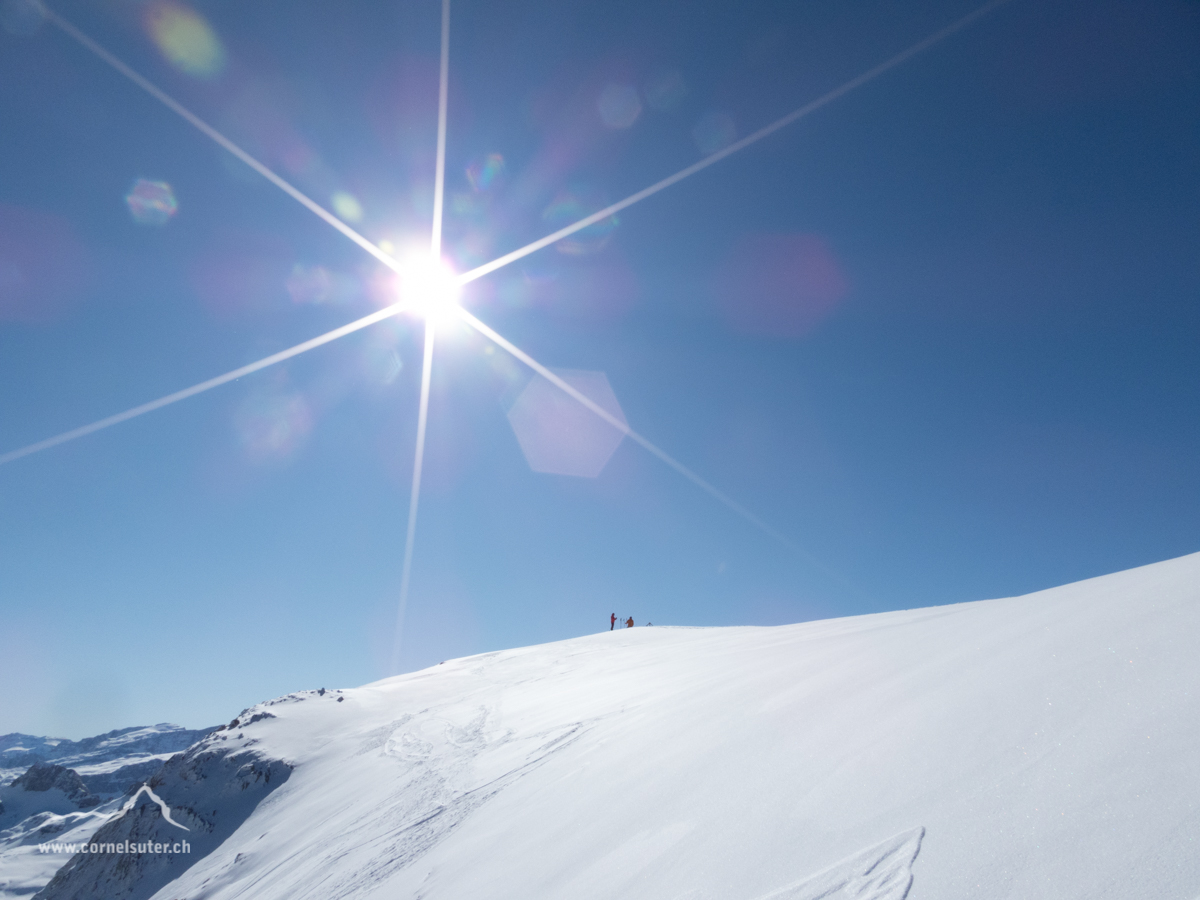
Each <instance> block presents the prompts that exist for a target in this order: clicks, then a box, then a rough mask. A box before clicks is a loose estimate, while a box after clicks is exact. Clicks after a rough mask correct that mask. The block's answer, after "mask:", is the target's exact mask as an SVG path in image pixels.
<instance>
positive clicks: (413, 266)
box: [397, 252, 460, 325]
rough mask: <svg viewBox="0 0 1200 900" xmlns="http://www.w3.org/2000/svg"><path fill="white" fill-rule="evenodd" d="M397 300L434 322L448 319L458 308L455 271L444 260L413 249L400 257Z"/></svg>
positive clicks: (446, 321) (457, 285)
mask: <svg viewBox="0 0 1200 900" xmlns="http://www.w3.org/2000/svg"><path fill="white" fill-rule="evenodd" d="M399 276H400V277H399V283H398V285H397V287H398V291H399V294H400V302H401V303H403V304H404V306H405V308H406V309H408V310H409V311H410V312H412V313H413V314H414V315H418V316H421V317H422V318H424V319H425V320H426V321H428V322H432V323H433V324H435V325H443V324H447V323H449V322H450V321H451V320H453V319H454V318H455V311H456V310H457V308H458V295H459V291H460V285H459V281H458V273H456V272H455V271H454V269H452V268H451V267H450V266H449V265H448V264H447V263H446V262H445V261H444V260H440V259H434V258H433V257H432V256H430V255H429V254H428V252H426V253H413V254H409V255H406V256H404V257H403V258H402V259H401V260H400V269H399Z"/></svg>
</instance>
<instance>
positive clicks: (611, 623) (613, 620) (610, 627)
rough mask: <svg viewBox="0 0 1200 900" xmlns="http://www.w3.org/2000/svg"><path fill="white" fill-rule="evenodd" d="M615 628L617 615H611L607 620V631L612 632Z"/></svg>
mask: <svg viewBox="0 0 1200 900" xmlns="http://www.w3.org/2000/svg"><path fill="white" fill-rule="evenodd" d="M616 627H617V614H616V613H613V614H612V616H610V617H609V620H608V630H609V631H612V630H613V629H614V628H616Z"/></svg>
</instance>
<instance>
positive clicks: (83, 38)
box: [40, 4, 398, 269]
mask: <svg viewBox="0 0 1200 900" xmlns="http://www.w3.org/2000/svg"><path fill="white" fill-rule="evenodd" d="M40 5H41V8H42V12H43V14H44V15H45V16H46V19H47V21H49V22H50V23H51V24H53V25H55V26H56V27H57V28H59V29H60V30H61V31H63V32H64V33H65V34H67V35H69V36H70V37H71V38H73V39H74V40H75V41H77V42H78V43H80V44H82V45H83V46H84V47H86V48H87V49H88V50H90V51H91V52H92V53H94V54H96V56H98V57H100V59H102V60H104V62H106V63H108V64H109V65H110V66H112V67H113V68H114V69H116V70H117V71H118V72H120V73H121V74H122V75H124V76H125V77H126V78H128V79H129V80H130V81H132V82H133V83H134V84H136V85H137V86H138V87H140V88H141V89H142V90H144V91H145V92H146V93H147V94H149V95H150V96H151V97H153V98H154V99H155V100H157V101H159V102H160V103H162V104H163V105H164V106H166V107H167V108H168V109H169V110H171V111H172V112H173V113H175V114H176V115H178V116H179V117H180V118H182V119H184V120H185V121H186V122H188V123H189V124H190V125H192V126H193V127H195V128H196V129H197V130H198V131H200V132H201V133H202V134H203V135H204V136H205V137H207V138H209V139H210V140H212V141H214V142H215V143H217V144H219V145H220V146H221V147H223V148H224V149H226V150H228V151H229V152H230V153H232V154H233V155H234V156H236V157H237V158H238V159H240V160H241V161H242V162H244V163H245V164H246V165H248V166H249V167H250V168H252V169H253V170H254V171H255V172H257V173H258V174H259V175H261V176H262V177H263V178H265V179H267V181H269V182H271V184H273V185H275V187H277V188H279V189H280V190H281V191H283V192H284V193H285V194H287V195H288V196H289V197H291V198H292V199H293V200H295V201H296V202H297V203H299V204H300V205H301V206H303V207H304V208H306V209H308V210H309V211H310V212H312V213H314V214H315V215H317V216H318V217H320V218H321V219H323V220H324V221H325V223H326V224H327V225H329V226H331V227H333V228H336V229H337V230H338V231H340V232H341V233H342V234H344V235H345V236H346V237H348V238H350V240H352V241H354V243H356V244H358V246H360V247H362V248H363V249H364V250H366V251H367V252H368V253H370V254H371V255H372V256H374V257H375V258H376V259H377V260H379V261H380V262H381V263H383V264H384V265H385V266H387V267H388V268H390V269H395V268H396V267H397V265H398V264H397V262H396V260H395V258H394V257H392V256H390V255H389V254H387V253H384V252H383V251H382V250H380V249H379V247H377V246H376V245H375V244H374V243H372V242H371V241H369V240H367V239H366V238H365V237H363V236H362V235H361V234H359V233H358V232H357V231H355V230H354V229H353V228H351V227H350V226H349V225H347V224H346V223H345V222H343V221H342V220H341V219H339V218H338V217H337V216H335V215H334V214H333V213H331V212H330V211H329V210H327V209H326V208H325V207H323V206H321V204H319V203H317V202H316V201H315V200H313V199H312V198H311V197H309V196H308V195H307V194H305V193H304V192H303V191H301V190H300V189H299V188H297V187H296V186H295V185H293V184H292V183H291V182H289V181H287V180H286V179H284V178H281V177H280V176H279V175H277V174H276V173H275V172H274V171H272V170H271V169H270V168H269V167H268V166H266V165H264V164H263V163H261V162H259V161H258V160H257V159H255V158H254V157H253V156H251V155H250V154H249V153H247V152H246V151H245V150H243V149H242V148H241V147H239V146H238V145H237V144H235V143H234V142H233V141H231V140H230V139H229V138H227V137H225V135H223V134H221V132H219V131H217V129H215V128H213V127H212V126H211V125H209V124H208V123H207V122H205V121H204V120H203V119H201V118H200V117H199V116H198V115H196V114H195V113H193V112H192V111H191V110H189V109H188V108H187V107H186V106H184V105H183V104H182V103H180V102H179V101H178V100H176V99H175V98H174V97H172V96H171V95H170V94H168V93H166V92H165V91H163V90H161V89H160V88H158V87H157V86H155V85H154V84H153V83H152V82H150V81H149V80H147V79H146V78H144V77H142V76H141V75H139V74H138V73H137V72H135V71H134V70H133V69H131V68H130V67H129V66H127V65H125V63H123V62H121V60H120V59H118V58H117V57H116V56H114V55H113V54H112V53H110V52H109V51H107V50H105V49H104V48H103V47H102V46H100V45H99V44H97V43H96V42H95V41H94V40H92V39H91V38H90V37H88V36H87V35H86V34H84V33H83V32H82V31H80V30H79V29H78V28H76V27H75V26H74V25H72V24H71V23H70V22H68V21H67V20H66V19H64V18H63V17H62V16H60V15H59V14H58V13H56V12H54V10H52V9H50V8H49V7H47V6H45V5H44V4H40Z"/></svg>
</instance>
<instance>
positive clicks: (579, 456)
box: [508, 369, 625, 478]
mask: <svg viewBox="0 0 1200 900" xmlns="http://www.w3.org/2000/svg"><path fill="white" fill-rule="evenodd" d="M555 374H556V375H558V376H559V377H560V378H562V379H563V380H564V381H565V382H567V383H568V384H569V385H571V387H573V388H575V389H576V390H577V391H579V392H580V393H582V394H584V395H586V396H587V397H588V398H590V399H591V400H592V402H593V403H596V404H598V405H599V406H601V407H603V408H604V409H605V410H606V411H607V412H608V413H609V414H610V415H611V416H613V417H614V418H616V419H618V420H619V421H621V422H625V413H624V412H622V411H621V404H620V403H619V402H618V401H617V397H616V394H614V393H613V389H612V386H611V385H610V384H609V382H608V376H606V375H605V374H604V373H603V372H581V371H575V370H569V369H557V370H555ZM508 421H509V424H510V425H512V429H513V432H514V433H515V434H516V436H517V443H518V444H520V446H521V452H523V453H524V454H525V459H526V461H527V462H528V463H529V468H531V469H533V471H535V472H545V473H547V474H551V475H573V476H575V477H576V478H595V477H597V476H598V475H599V474H600V473H601V472H602V471H603V470H604V467H605V466H606V465H608V461H609V460H610V459H611V458H612V455H613V453H615V452H616V450H617V447H618V446H620V444H621V441H622V440H624V438H625V432H623V431H619V430H618V429H616V428H614V427H613V426H612V425H610V424H609V423H608V422H605V421H604V420H603V419H600V418H597V416H596V415H595V414H594V413H592V411H591V410H589V409H586V408H584V407H583V406H580V405H579V404H578V403H577V402H576V401H575V400H574V399H573V398H572V397H569V396H567V395H566V394H564V393H563V392H562V391H561V390H559V389H558V388H557V387H555V386H554V385H553V384H551V383H550V382H549V381H547V380H546V379H545V378H542V377H540V376H538V377H535V378H534V379H533V381H531V382H529V385H528V386H527V387H526V388H525V390H524V391H522V392H521V395H520V396H519V397H517V399H516V402H514V403H513V406H512V408H511V409H510V410H509V411H508Z"/></svg>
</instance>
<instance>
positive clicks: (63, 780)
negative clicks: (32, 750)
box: [10, 763, 100, 809]
mask: <svg viewBox="0 0 1200 900" xmlns="http://www.w3.org/2000/svg"><path fill="white" fill-rule="evenodd" d="M10 788H14V789H20V790H23V791H26V792H35V791H38V792H40V791H52V790H57V791H62V793H63V795H64V796H65V797H66V798H67V799H68V800H70V801H71V802H72V803H74V804H75V806H76V807H78V808H79V809H89V808H91V807H93V806H97V805H99V803H100V798H99V797H97V796H96V795H95V794H94V793H92V792H91V791H90V790H89V789H88V786H87V785H86V784H84V782H83V779H82V778H80V777H79V773H78V772H76V771H75V770H74V769H68V768H67V767H66V766H58V765H52V764H46V763H39V764H37V765H33V766H30V767H29V769H28V770H27V771H26V772H25V774H24V775H22V776H20V777H19V778H17V779H16V780H15V781H13V783H12V784H11V785H10Z"/></svg>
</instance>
